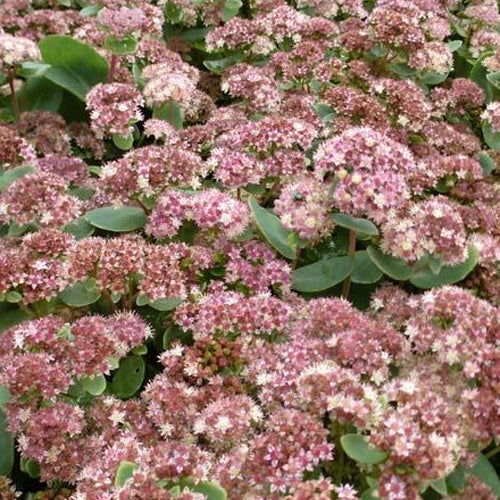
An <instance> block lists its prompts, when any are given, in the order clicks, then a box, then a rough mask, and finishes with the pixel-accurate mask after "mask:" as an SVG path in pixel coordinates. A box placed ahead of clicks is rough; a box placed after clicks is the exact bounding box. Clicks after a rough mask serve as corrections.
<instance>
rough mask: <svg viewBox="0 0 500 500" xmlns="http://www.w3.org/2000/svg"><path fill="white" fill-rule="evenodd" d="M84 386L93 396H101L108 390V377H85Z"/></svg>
mask: <svg viewBox="0 0 500 500" xmlns="http://www.w3.org/2000/svg"><path fill="white" fill-rule="evenodd" d="M81 382H82V387H83V389H85V391H87V392H88V393H89V394H92V396H100V395H101V394H102V393H103V392H104V391H105V390H106V378H105V377H104V375H96V376H95V377H83V379H82V380H81Z"/></svg>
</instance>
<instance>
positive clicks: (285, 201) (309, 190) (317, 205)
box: [274, 177, 334, 240]
mask: <svg viewBox="0 0 500 500" xmlns="http://www.w3.org/2000/svg"><path fill="white" fill-rule="evenodd" d="M333 205H334V202H333V198H332V197H331V195H330V189H329V187H328V186H327V185H325V184H323V183H321V182H319V181H317V180H316V179H314V178H312V177H311V178H307V177H306V178H304V179H303V180H300V181H298V182H295V183H293V184H289V185H287V186H285V188H284V189H283V190H282V191H281V194H280V196H279V198H278V199H277V200H276V201H275V202H274V210H275V212H276V214H277V215H278V216H279V217H280V219H281V222H282V223H283V225H284V226H285V227H286V228H288V229H291V230H292V231H295V232H296V233H297V234H298V235H299V236H300V237H301V238H303V239H306V240H308V239H311V240H316V239H320V238H322V237H324V236H326V235H328V234H329V233H331V231H332V230H333V222H332V220H331V218H330V212H331V210H332V209H333Z"/></svg>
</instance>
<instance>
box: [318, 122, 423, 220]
mask: <svg viewBox="0 0 500 500" xmlns="http://www.w3.org/2000/svg"><path fill="white" fill-rule="evenodd" d="M314 164H315V175H316V176H317V177H318V178H319V179H323V178H325V176H327V175H329V174H330V175H331V176H332V178H331V181H330V184H331V185H332V191H333V198H334V201H335V204H336V205H337V206H338V207H339V208H340V210H341V211H342V212H346V213H349V214H352V215H355V216H363V215H368V216H369V217H370V218H372V219H374V220H375V221H378V222H381V221H383V220H385V219H386V218H387V216H388V214H389V213H390V211H394V210H399V209H401V208H402V207H404V206H405V205H406V204H407V202H408V200H409V199H410V195H411V191H410V189H409V186H408V183H407V178H408V176H409V175H411V173H412V172H413V170H415V168H416V167H415V160H414V158H413V155H412V153H411V151H410V150H409V149H408V148H406V147H405V146H403V145H402V144H399V143H397V142H395V141H394V140H392V139H390V138H389V137H387V136H385V135H383V134H381V133H380V132H377V131H375V130H373V129H371V128H367V127H363V128H357V127H355V128H351V129H349V130H347V131H346V132H344V133H343V134H341V135H339V136H337V137H335V138H333V139H330V140H328V141H325V142H324V143H322V144H321V145H320V147H319V148H318V150H317V151H316V153H315V155H314Z"/></svg>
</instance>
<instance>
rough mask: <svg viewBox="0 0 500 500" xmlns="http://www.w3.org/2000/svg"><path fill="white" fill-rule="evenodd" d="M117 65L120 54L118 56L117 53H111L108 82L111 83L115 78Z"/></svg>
mask: <svg viewBox="0 0 500 500" xmlns="http://www.w3.org/2000/svg"><path fill="white" fill-rule="evenodd" d="M117 65H118V56H116V55H115V54H111V61H110V64H109V74H108V83H111V82H112V81H113V80H114V79H115V73H116V67H117Z"/></svg>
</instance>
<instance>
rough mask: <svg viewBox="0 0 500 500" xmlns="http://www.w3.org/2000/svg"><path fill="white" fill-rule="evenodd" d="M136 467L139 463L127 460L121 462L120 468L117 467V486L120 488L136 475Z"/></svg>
mask: <svg viewBox="0 0 500 500" xmlns="http://www.w3.org/2000/svg"><path fill="white" fill-rule="evenodd" d="M136 469H137V464H134V462H128V461H127V460H123V461H122V462H120V465H119V466H118V469H116V476H115V486H117V487H118V488H120V487H121V486H123V485H124V484H125V483H126V482H127V479H130V478H131V477H132V476H133V475H134V471H135V470H136Z"/></svg>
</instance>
